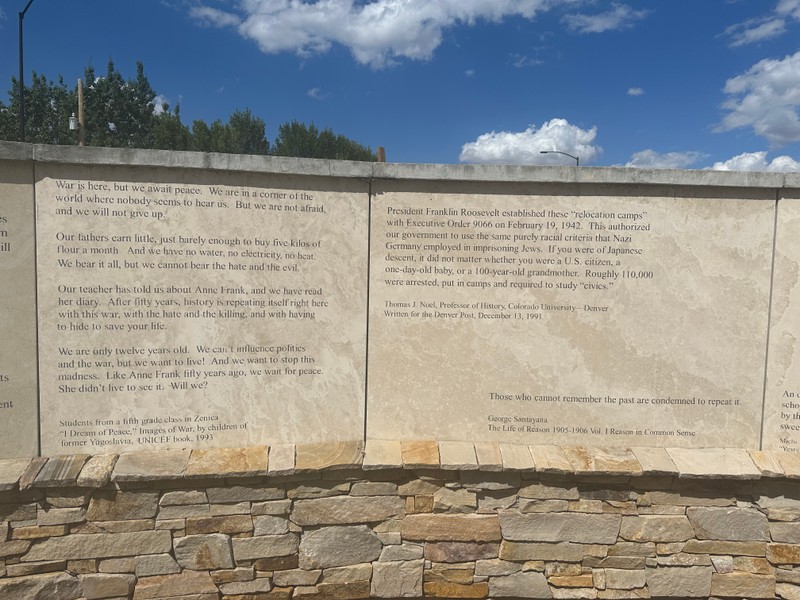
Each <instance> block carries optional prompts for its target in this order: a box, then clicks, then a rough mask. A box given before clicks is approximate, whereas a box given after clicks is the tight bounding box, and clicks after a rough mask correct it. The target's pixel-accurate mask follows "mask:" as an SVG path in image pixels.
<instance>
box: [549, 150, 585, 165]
mask: <svg viewBox="0 0 800 600" xmlns="http://www.w3.org/2000/svg"><path fill="white" fill-rule="evenodd" d="M539 153H540V154H563V155H564V156H569V157H570V158H572V159H574V160H575V166H576V167H580V166H581V159H580V157H579V156H572V154H567V153H566V152H561V150H540V151H539Z"/></svg>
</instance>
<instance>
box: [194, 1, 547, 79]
mask: <svg viewBox="0 0 800 600" xmlns="http://www.w3.org/2000/svg"><path fill="white" fill-rule="evenodd" d="M554 5H555V2H554V0H437V1H436V2H431V1H430V0H402V1H400V0H366V1H365V0H317V1H316V2H305V1H303V0H241V1H240V2H239V3H238V5H237V6H238V7H239V10H240V11H241V12H240V13H239V14H237V13H233V12H225V11H222V10H219V9H215V8H210V7H207V6H199V7H196V8H194V9H193V10H192V11H191V14H192V16H193V17H194V18H196V19H197V20H198V21H200V22H201V23H203V24H206V25H214V26H217V27H226V26H230V27H236V28H237V30H238V32H239V34H240V35H242V36H244V37H245V38H248V39H251V40H253V41H255V42H256V43H257V44H258V46H259V48H260V49H261V50H262V51H263V52H266V53H278V52H296V53H298V54H300V55H302V56H307V55H312V54H317V53H323V52H326V51H328V50H329V49H330V48H331V47H332V46H333V45H334V44H341V45H342V46H345V47H347V48H349V50H350V52H351V53H352V54H353V56H354V58H355V59H356V60H357V61H358V62H360V63H362V64H368V65H370V66H371V67H373V68H380V67H384V66H387V65H390V64H392V63H393V62H395V61H396V60H397V59H398V58H407V59H412V60H427V59H429V58H431V56H432V55H433V52H434V50H436V48H437V47H438V46H439V45H440V44H441V42H442V34H443V31H444V30H445V29H446V28H448V27H452V26H454V25H457V24H467V25H471V24H473V23H475V22H476V21H477V20H481V19H482V20H487V21H500V20H502V19H504V18H506V17H522V18H526V19H532V18H534V17H535V16H536V15H537V14H538V13H540V12H543V11H545V10H548V9H550V8H551V7H552V6H554Z"/></svg>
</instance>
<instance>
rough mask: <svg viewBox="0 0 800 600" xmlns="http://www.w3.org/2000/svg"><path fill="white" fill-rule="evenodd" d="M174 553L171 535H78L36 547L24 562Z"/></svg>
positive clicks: (42, 543)
mask: <svg viewBox="0 0 800 600" xmlns="http://www.w3.org/2000/svg"><path fill="white" fill-rule="evenodd" d="M171 549H172V536H171V535H170V533H169V531H144V532H137V533H113V534H112V533H96V534H77V535H70V536H65V537H58V538H50V539H47V540H44V541H41V542H39V543H37V544H36V545H35V546H34V547H33V548H31V549H30V551H29V552H28V553H27V554H26V555H25V556H24V557H23V558H24V561H25V562H35V561H41V560H63V559H83V558H113V557H117V556H136V555H138V554H160V553H164V552H169V551H170V550H171Z"/></svg>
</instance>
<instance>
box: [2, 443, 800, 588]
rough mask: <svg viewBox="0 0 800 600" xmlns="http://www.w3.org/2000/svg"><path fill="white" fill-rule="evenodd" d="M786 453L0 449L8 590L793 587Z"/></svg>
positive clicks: (789, 459) (797, 522)
mask: <svg viewBox="0 0 800 600" xmlns="http://www.w3.org/2000/svg"><path fill="white" fill-rule="evenodd" d="M270 457H271V458H270ZM492 457H494V458H492ZM537 461H538V466H537ZM559 465H560V466H559ZM796 467H797V459H796V458H795V457H794V456H792V455H788V454H787V455H781V454H770V453H763V452H750V453H748V452H746V451H743V450H730V451H722V450H713V451H712V450H709V451H704V450H692V451H686V450H664V449H624V448H618V449H587V448H564V447H558V446H548V447H544V446H539V447H528V446H505V445H496V444H495V445H472V444H460V443H452V444H448V443H446V442H442V443H440V444H435V443H426V442H422V443H405V444H401V443H400V442H386V443H371V444H370V445H368V446H367V449H366V454H365V453H364V448H363V446H362V444H360V443H353V444H338V445H333V446H307V447H303V446H298V447H294V446H285V447H275V448H272V449H268V448H266V447H258V448H245V449H233V450H195V451H193V452H190V451H188V450H186V451H164V452H145V453H132V454H125V455H121V456H119V457H118V456H114V455H100V456H92V457H89V456H65V457H52V458H38V459H30V460H29V459H25V460H14V461H0V598H2V599H3V600H16V599H21V600H30V599H34V600H44V599H48V600H49V599H57V600H79V599H86V600H95V599H123V598H124V599H131V598H132V599H134V600H154V599H162V600H165V599H169V600H212V599H213V600H264V599H269V600H289V599H302V600H357V599H366V598H420V597H426V598H606V599H624V598H709V597H714V598H784V599H794V598H800V484H799V483H798V482H797V481H796V480H795V478H796V477H797V475H798V474H797V473H796V471H795V469H796ZM701 471H702V472H701Z"/></svg>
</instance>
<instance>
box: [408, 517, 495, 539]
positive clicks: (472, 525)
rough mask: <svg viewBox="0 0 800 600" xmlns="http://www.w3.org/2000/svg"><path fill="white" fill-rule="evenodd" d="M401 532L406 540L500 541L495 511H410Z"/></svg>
mask: <svg viewBox="0 0 800 600" xmlns="http://www.w3.org/2000/svg"><path fill="white" fill-rule="evenodd" d="M400 533H401V535H402V536H403V539H407V540H422V541H429V542H438V541H444V542H448V541H449V542H499V541H500V521H499V519H498V518H497V516H494V515H488V516H483V515H464V516H462V515H408V516H406V518H405V519H403V521H402V524H401V526H400Z"/></svg>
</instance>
